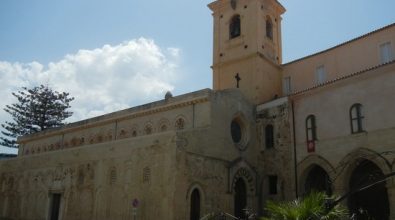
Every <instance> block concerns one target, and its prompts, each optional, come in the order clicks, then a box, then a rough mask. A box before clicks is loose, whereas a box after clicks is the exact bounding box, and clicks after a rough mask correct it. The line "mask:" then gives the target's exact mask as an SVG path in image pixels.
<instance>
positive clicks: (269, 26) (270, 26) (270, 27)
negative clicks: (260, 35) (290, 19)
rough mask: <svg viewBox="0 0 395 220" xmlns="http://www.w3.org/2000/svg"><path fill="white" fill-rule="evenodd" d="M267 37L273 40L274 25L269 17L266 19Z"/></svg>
mask: <svg viewBox="0 0 395 220" xmlns="http://www.w3.org/2000/svg"><path fill="white" fill-rule="evenodd" d="M266 37H267V38H269V39H270V40H273V23H272V20H271V19H270V18H269V17H267V18H266Z"/></svg>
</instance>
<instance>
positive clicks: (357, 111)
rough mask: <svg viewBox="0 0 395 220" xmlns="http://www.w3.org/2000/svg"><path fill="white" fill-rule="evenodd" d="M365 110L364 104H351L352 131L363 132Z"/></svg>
mask: <svg viewBox="0 0 395 220" xmlns="http://www.w3.org/2000/svg"><path fill="white" fill-rule="evenodd" d="M363 118H364V116H363V112H362V105H361V104H359V103H357V104H354V105H352V106H351V108H350V121H351V133H352V134H354V133H359V132H363V124H362V120H363Z"/></svg>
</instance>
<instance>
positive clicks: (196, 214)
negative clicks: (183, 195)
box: [190, 189, 200, 220]
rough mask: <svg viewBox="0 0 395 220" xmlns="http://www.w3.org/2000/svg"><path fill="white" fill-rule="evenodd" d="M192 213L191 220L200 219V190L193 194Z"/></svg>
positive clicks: (195, 190) (194, 191)
mask: <svg viewBox="0 0 395 220" xmlns="http://www.w3.org/2000/svg"><path fill="white" fill-rule="evenodd" d="M190 210H191V212H190V219H191V220H199V219H200V193H199V190H198V189H194V190H193V191H192V194H191V209H190Z"/></svg>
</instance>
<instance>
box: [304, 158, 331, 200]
mask: <svg viewBox="0 0 395 220" xmlns="http://www.w3.org/2000/svg"><path fill="white" fill-rule="evenodd" d="M312 191H316V192H325V193H326V194H327V195H331V194H332V181H331V180H330V178H329V175H328V173H327V172H326V171H325V170H324V169H322V168H321V167H320V166H318V165H314V167H313V168H312V169H311V170H310V171H309V173H308V175H307V177H306V182H305V192H306V193H310V192H312Z"/></svg>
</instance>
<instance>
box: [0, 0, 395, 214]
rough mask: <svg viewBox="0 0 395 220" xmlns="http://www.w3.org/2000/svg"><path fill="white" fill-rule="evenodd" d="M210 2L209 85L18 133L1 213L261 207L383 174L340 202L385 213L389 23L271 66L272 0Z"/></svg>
mask: <svg viewBox="0 0 395 220" xmlns="http://www.w3.org/2000/svg"><path fill="white" fill-rule="evenodd" d="M209 8H210V9H211V10H212V11H213V18H214V51H213V90H211V89H205V90H201V91H196V92H193V93H189V94H185V95H181V96H177V97H172V96H171V95H166V96H165V99H164V100H160V101H157V102H154V103H149V104H146V105H142V106H137V107H134V108H130V109H126V110H123V111H119V112H114V113H111V114H108V115H103V116H100V117H96V118H92V119H88V120H84V121H80V122H76V123H72V124H69V125H66V126H64V127H61V128H57V129H51V130H47V131H44V132H40V133H37V134H32V135H28V136H25V137H20V138H19V143H20V149H19V155H18V157H17V158H12V159H7V160H4V161H1V162H0V219H26V220H28V219H50V220H58V219H61V220H67V219H70V220H74V219H77V220H78V219H81V220H82V219H114V220H116V219H145V220H151V219H157V218H160V219H164V220H166V219H167V220H174V219H177V220H182V219H190V220H196V219H199V218H201V217H203V216H205V215H207V214H210V213H215V212H220V211H225V212H228V213H231V214H235V215H237V216H241V214H240V212H241V211H242V209H243V208H245V207H250V208H252V209H253V210H255V211H256V212H258V213H259V214H260V215H263V214H264V210H263V207H264V205H265V203H266V201H268V200H276V201H281V200H292V199H294V198H295V197H298V196H303V195H304V194H306V193H308V192H309V191H311V190H314V189H316V190H324V191H326V192H327V193H328V194H336V195H344V194H346V193H347V192H350V191H353V190H355V189H357V188H359V187H360V185H358V184H356V182H362V183H363V184H368V183H371V182H369V181H377V180H381V179H383V178H385V177H387V179H385V180H383V181H382V183H380V184H377V185H375V186H374V187H371V188H369V189H367V190H364V191H362V192H356V193H354V194H352V195H350V196H349V197H347V198H346V199H345V200H344V204H345V205H347V206H349V207H350V209H351V210H352V211H355V210H356V209H357V208H361V207H362V208H364V209H366V210H367V211H368V212H371V213H370V214H371V215H373V216H374V217H376V218H379V219H384V220H385V219H391V220H395V179H394V177H391V176H390V175H391V174H392V173H393V172H394V169H395V138H394V137H395V130H394V126H395V119H394V117H392V114H393V110H394V109H395V104H394V102H393V101H392V100H391V97H393V96H394V95H395V94H394V89H393V86H394V85H395V63H394V61H390V62H382V59H383V57H381V56H383V53H380V52H382V51H381V49H382V48H383V45H384V46H386V47H388V48H385V49H386V51H392V54H395V53H393V51H395V48H394V45H395V41H394V39H395V38H394V36H395V25H390V26H387V27H384V28H382V29H379V30H377V31H374V32H372V33H369V34H367V35H364V36H361V37H360V38H357V39H354V40H351V41H349V42H346V43H344V44H341V45H339V46H336V47H334V48H330V49H328V50H326V51H323V52H320V53H317V54H314V55H311V56H309V57H306V58H302V59H299V60H296V61H294V62H291V63H288V64H281V62H282V61H281V60H282V57H281V55H282V51H281V15H282V14H283V13H284V12H285V9H284V8H283V7H282V6H281V5H280V4H279V3H278V2H277V1H275V0H217V1H215V2H213V3H211V4H210V5H209ZM388 45H389V46H388ZM362 55H363V56H362ZM384 55H385V56H391V53H387V52H386V54H384ZM385 58H386V59H387V58H388V57H385ZM390 58H391V57H390ZM393 58H394V57H392V59H393ZM317 67H318V68H317ZM318 76H319V78H317V77H318ZM361 170H362V172H361ZM364 175H365V176H364ZM366 177H369V178H368V179H369V181H365V180H363V179H364V178H365V179H366ZM359 180H363V181H359ZM372 195H373V196H372ZM370 198H375V200H374V199H370ZM369 199H370V200H371V201H370V200H369ZM372 201H373V202H372ZM375 209H377V210H380V212H381V213H375V212H374V210H375Z"/></svg>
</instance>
